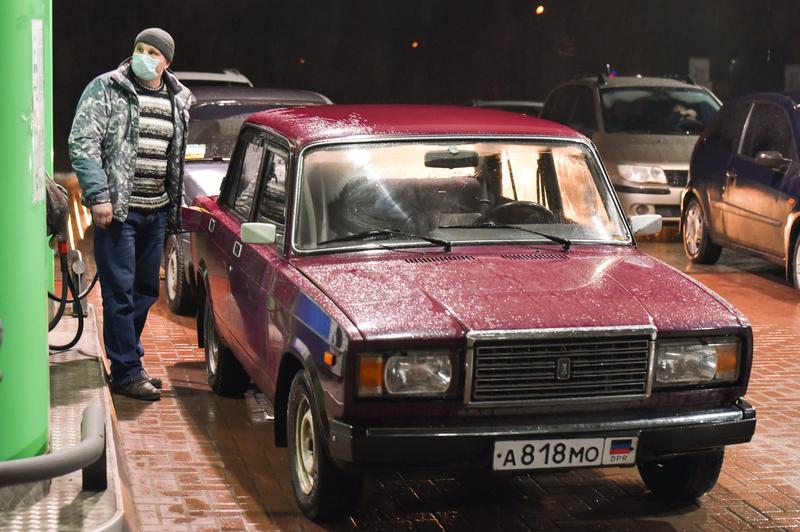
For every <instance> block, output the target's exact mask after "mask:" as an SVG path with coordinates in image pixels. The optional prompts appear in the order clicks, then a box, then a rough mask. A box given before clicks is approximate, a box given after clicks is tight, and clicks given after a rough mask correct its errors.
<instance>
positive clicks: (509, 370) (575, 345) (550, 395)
mask: <svg viewBox="0 0 800 532" xmlns="http://www.w3.org/2000/svg"><path fill="white" fill-rule="evenodd" d="M649 351H650V338H649V337H641V336H635V337H619V338H601V339H597V338H569V339H542V340H530V341H505V342H480V343H476V344H475V347H474V363H473V368H474V369H473V372H474V373H473V376H472V377H473V378H472V387H471V392H470V402H472V403H481V402H492V403H494V402H520V401H536V400H543V399H573V398H575V399H577V398H594V397H617V396H623V397H624V396H637V395H642V394H644V393H645V390H646V386H647V369H648V368H647V364H648V358H649Z"/></svg>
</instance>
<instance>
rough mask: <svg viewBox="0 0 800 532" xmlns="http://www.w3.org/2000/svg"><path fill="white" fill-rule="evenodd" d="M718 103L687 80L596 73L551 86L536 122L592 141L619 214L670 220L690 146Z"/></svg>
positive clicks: (676, 205) (674, 215)
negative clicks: (564, 128)
mask: <svg viewBox="0 0 800 532" xmlns="http://www.w3.org/2000/svg"><path fill="white" fill-rule="evenodd" d="M720 105H721V103H720V101H719V100H718V99H717V97H716V96H714V95H713V94H712V93H711V92H710V91H709V90H707V89H705V88H703V87H700V86H698V85H695V84H694V83H693V82H691V80H687V81H680V80H676V79H671V78H656V77H640V76H620V77H608V76H604V75H600V76H598V77H596V78H583V79H578V80H574V81H570V82H568V83H565V84H563V85H559V86H558V87H556V88H555V89H554V90H553V91H552V92H551V93H550V94H549V96H548V97H547V100H546V101H545V104H544V109H543V110H542V114H541V117H542V118H546V119H548V120H553V121H555V122H560V123H562V124H565V125H567V126H570V127H572V128H573V129H576V130H578V131H580V132H581V133H583V134H584V135H586V136H587V137H589V138H591V139H592V141H593V142H594V143H595V145H596V146H597V149H598V151H599V152H600V156H601V158H602V159H603V162H604V163H605V165H606V168H607V169H608V173H609V175H610V176H611V181H612V182H613V184H614V189H615V190H616V191H617V195H618V196H619V199H620V201H621V203H622V207H623V209H624V211H625V214H626V215H628V216H634V215H640V214H660V215H661V216H662V217H663V219H664V221H665V222H673V223H677V222H678V221H679V220H680V200H681V191H682V190H683V188H684V187H685V186H686V181H687V178H688V174H689V159H690V157H691V155H692V149H693V148H694V145H695V143H696V142H697V139H698V136H699V134H700V132H701V131H703V130H704V129H705V127H706V125H707V124H708V122H709V120H710V119H711V117H712V116H714V114H715V113H716V112H717V110H718V109H719V107H720Z"/></svg>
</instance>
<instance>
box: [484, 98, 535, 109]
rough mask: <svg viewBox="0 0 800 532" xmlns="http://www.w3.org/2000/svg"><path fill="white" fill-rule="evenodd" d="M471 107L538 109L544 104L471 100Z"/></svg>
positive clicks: (519, 101) (518, 101)
mask: <svg viewBox="0 0 800 532" xmlns="http://www.w3.org/2000/svg"><path fill="white" fill-rule="evenodd" d="M472 105H474V106H475V107H503V106H506V105H508V106H516V107H539V108H541V107H542V105H544V102H540V101H534V100H472Z"/></svg>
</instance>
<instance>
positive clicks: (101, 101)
mask: <svg viewBox="0 0 800 532" xmlns="http://www.w3.org/2000/svg"><path fill="white" fill-rule="evenodd" d="M130 65H131V64H130V60H127V61H125V62H124V63H122V64H121V65H120V66H119V68H117V69H116V70H112V71H111V72H106V73H105V74H102V75H100V76H98V77H96V78H95V79H94V80H92V82H91V83H89V85H88V86H87V87H86V89H84V91H83V94H82V95H81V99H80V101H79V102H78V109H77V110H76V111H75V119H74V120H73V122H72V130H71V131H70V134H69V157H70V160H71V162H72V168H73V169H74V170H75V173H76V174H77V176H78V181H79V182H80V185H81V190H82V191H83V202H84V204H86V205H95V204H97V203H105V202H109V201H110V202H111V205H112V206H113V209H114V219H115V220H119V221H121V222H124V221H125V220H126V219H127V218H128V203H129V201H130V197H131V189H132V188H133V173H134V170H135V167H136V153H137V149H138V142H139V97H138V96H137V95H136V90H135V89H134V87H133V83H132V81H131V77H130V68H131V66H130ZM164 82H165V83H166V85H167V89H168V91H169V95H170V99H171V100H172V110H173V118H174V123H175V136H174V137H173V140H172V142H171V143H170V147H169V153H168V162H167V181H166V189H167V194H168V195H169V198H170V204H169V212H168V216H167V232H169V233H175V232H179V231H180V230H181V223H180V221H181V219H180V208H181V198H182V196H183V159H184V155H185V153H186V135H187V129H188V122H189V112H188V109H189V106H190V105H191V104H192V103H193V102H194V97H193V96H192V93H191V92H190V91H189V89H187V88H186V87H185V86H183V85H182V84H181V83H180V82H179V81H178V79H177V78H176V77H175V76H174V75H172V74H171V73H170V72H165V73H164Z"/></svg>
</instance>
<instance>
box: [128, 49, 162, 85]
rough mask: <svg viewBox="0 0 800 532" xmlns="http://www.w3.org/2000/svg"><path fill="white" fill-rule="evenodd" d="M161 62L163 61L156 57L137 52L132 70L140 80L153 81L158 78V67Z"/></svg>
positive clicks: (132, 61)
mask: <svg viewBox="0 0 800 532" xmlns="http://www.w3.org/2000/svg"><path fill="white" fill-rule="evenodd" d="M160 62H161V61H159V60H158V59H156V58H154V57H150V56H149V55H147V54H142V53H139V52H137V53H135V54H133V58H132V60H131V68H133V73H134V74H136V77H138V78H139V79H143V80H144V81H152V80H154V79H156V78H157V77H158V70H156V67H158V64H159V63H160Z"/></svg>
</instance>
